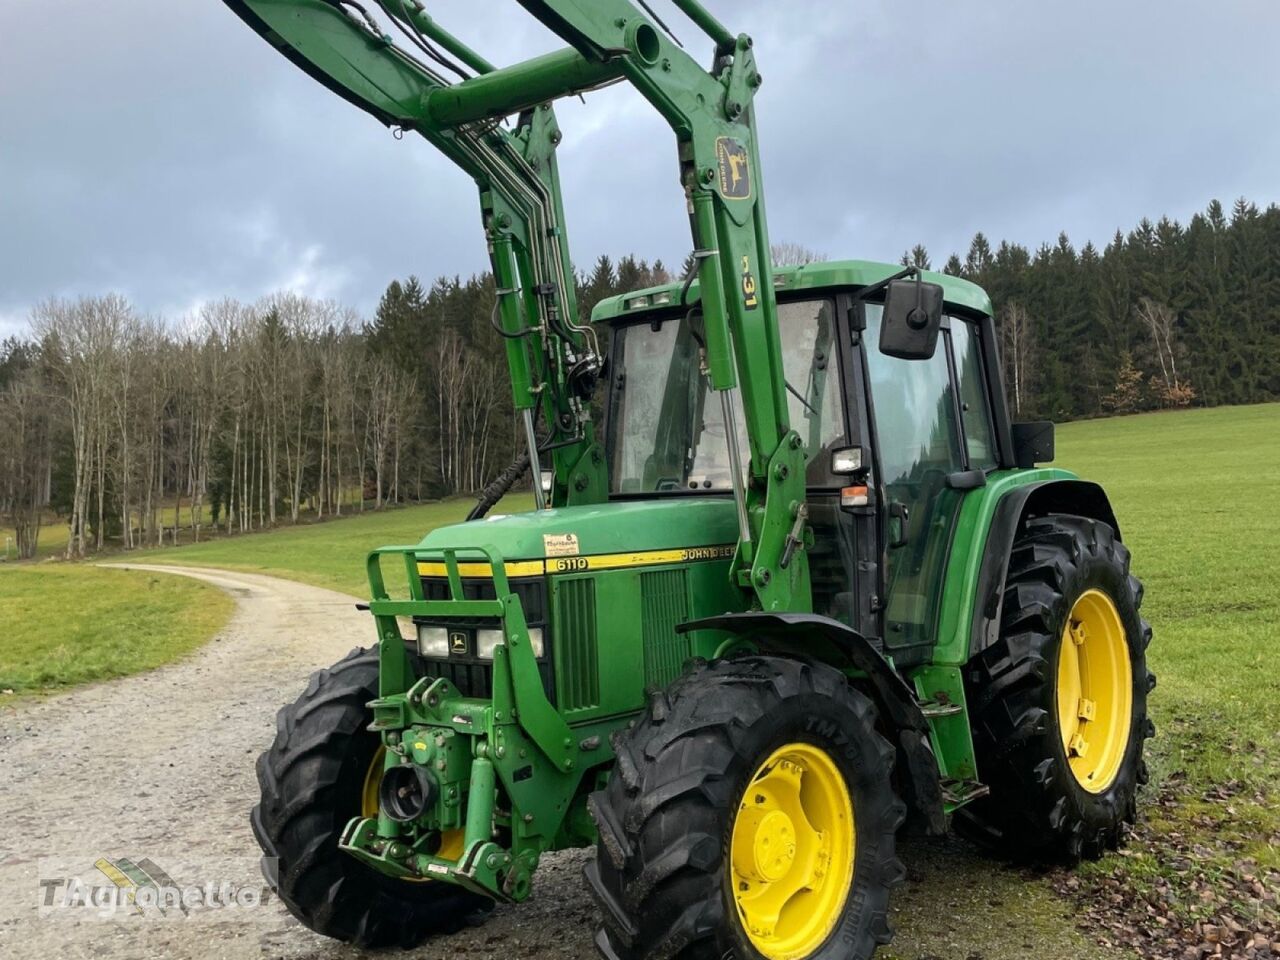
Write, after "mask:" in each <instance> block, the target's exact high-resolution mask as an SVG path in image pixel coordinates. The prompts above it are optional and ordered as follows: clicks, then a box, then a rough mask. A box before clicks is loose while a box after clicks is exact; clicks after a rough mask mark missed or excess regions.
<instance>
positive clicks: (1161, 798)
mask: <svg viewBox="0 0 1280 960" xmlns="http://www.w3.org/2000/svg"><path fill="white" fill-rule="evenodd" d="M1058 436H1059V442H1058V452H1059V457H1058V459H1059V462H1060V463H1062V464H1064V465H1065V466H1067V467H1069V468H1071V469H1075V470H1078V471H1079V472H1080V473H1081V474H1083V475H1084V476H1087V477H1089V478H1090V479H1094V480H1098V481H1100V482H1101V483H1102V484H1103V486H1105V487H1106V489H1107V491H1108V493H1109V494H1110V495H1111V498H1112V501H1113V503H1114V505H1115V508H1116V514H1117V516H1118V517H1119V518H1120V524H1121V528H1122V530H1123V535H1124V540H1125V542H1126V543H1127V544H1128V545H1129V546H1130V548H1131V549H1132V550H1133V555H1134V561H1133V565H1134V571H1135V572H1136V573H1137V575H1138V576H1139V577H1140V578H1141V579H1142V580H1143V582H1144V583H1145V584H1146V600H1145V603H1144V605H1143V613H1144V614H1145V615H1146V617H1147V618H1148V619H1149V620H1150V621H1151V623H1152V625H1153V627H1154V629H1155V638H1154V640H1153V642H1152V645H1151V648H1150V650H1149V651H1148V657H1149V660H1150V663H1151V666H1152V669H1153V670H1154V671H1155V672H1156V674H1157V676H1158V677H1159V681H1160V682H1159V686H1158V687H1157V688H1156V690H1155V692H1154V693H1153V694H1152V697H1151V713H1152V716H1153V718H1154V720H1155V723H1156V728H1157V731H1158V735H1157V737H1156V739H1155V740H1153V741H1150V743H1149V746H1148V756H1149V758H1150V760H1151V766H1152V771H1153V774H1154V778H1153V783H1152V786H1151V788H1149V789H1148V790H1147V791H1146V795H1145V798H1144V799H1145V803H1144V805H1143V806H1142V808H1141V814H1142V816H1141V823H1140V825H1139V829H1138V832H1137V835H1136V837H1135V842H1134V843H1132V844H1131V845H1130V847H1129V849H1127V850H1125V851H1122V852H1121V853H1120V854H1118V855H1115V856H1112V857H1108V858H1107V859H1105V860H1103V861H1101V862H1100V863H1097V864H1093V865H1090V866H1087V867H1086V868H1085V869H1084V870H1083V871H1082V872H1081V874H1080V875H1079V876H1078V877H1077V878H1071V880H1068V879H1065V878H1064V879H1063V880H1062V881H1061V882H1062V884H1063V885H1064V887H1065V888H1067V889H1074V892H1076V893H1077V894H1078V895H1079V896H1080V897H1081V902H1082V904H1083V905H1084V906H1085V908H1086V909H1087V910H1088V911H1089V915H1090V922H1091V923H1093V924H1094V925H1095V929H1100V930H1102V931H1103V933H1104V935H1105V936H1106V937H1108V938H1111V939H1120V940H1122V941H1124V942H1127V943H1129V944H1130V945H1131V946H1133V947H1135V948H1137V949H1139V950H1140V951H1141V952H1143V953H1144V954H1146V955H1147V956H1151V957H1182V956H1184V955H1185V956H1222V957H1250V956H1253V955H1255V953H1256V952H1257V951H1258V950H1262V949H1263V947H1262V943H1263V941H1267V944H1266V947H1265V953H1258V954H1257V955H1259V956H1262V955H1265V956H1271V955H1272V954H1271V947H1270V942H1271V941H1277V942H1280V909H1278V908H1277V894H1278V893H1280V804H1278V803H1277V800H1278V799H1280V793H1278V792H1277V790H1276V787H1275V783H1276V778H1277V775H1278V774H1280V670H1277V669H1276V658H1277V653H1278V650H1280V648H1278V647H1277V644H1276V638H1277V634H1276V626H1275V625H1276V623H1277V622H1280V510H1277V508H1276V502H1275V497H1276V492H1277V491H1278V490H1280V405H1277V404H1266V405H1260V406H1251V407H1226V408H1217V409H1213V410H1190V411H1183V412H1178V413H1161V414H1148V415H1143V416H1136V417H1125V418H1119V419H1114V420H1103V421H1094V422H1090V423H1073V424H1067V425H1065V426H1063V427H1061V428H1060V429H1059V434H1058ZM1072 880H1074V881H1075V882H1076V884H1075V886H1074V888H1073V887H1072V885H1071V881H1072ZM1205 951H1207V952H1205ZM1276 953H1277V954H1280V949H1278V950H1277V951H1276Z"/></svg>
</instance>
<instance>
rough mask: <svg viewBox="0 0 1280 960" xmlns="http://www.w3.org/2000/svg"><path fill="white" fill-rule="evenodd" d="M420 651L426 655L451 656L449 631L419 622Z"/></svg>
mask: <svg viewBox="0 0 1280 960" xmlns="http://www.w3.org/2000/svg"><path fill="white" fill-rule="evenodd" d="M418 653H419V654H421V655H422V656H424V657H447V656H449V631H448V630H447V629H445V628H444V627H428V626H425V625H423V624H418Z"/></svg>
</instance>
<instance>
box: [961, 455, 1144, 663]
mask: <svg viewBox="0 0 1280 960" xmlns="http://www.w3.org/2000/svg"><path fill="white" fill-rule="evenodd" d="M1050 513H1064V514H1070V515H1072V516H1077V517H1088V518H1089V519H1091V520H1099V521H1101V522H1103V523H1106V524H1108V525H1110V527H1111V529H1113V530H1114V531H1115V532H1116V539H1117V540H1119V539H1120V524H1119V523H1118V522H1117V521H1116V515H1115V511H1114V510H1112V508H1111V501H1110V500H1109V499H1108V498H1107V494H1106V491H1104V490H1103V489H1102V487H1101V486H1099V485H1098V484H1096V483H1093V482H1091V481H1088V480H1046V481H1043V482H1040V483H1028V484H1026V485H1024V486H1021V487H1015V488H1014V489H1012V490H1010V491H1009V492H1008V493H1007V494H1005V495H1004V496H1003V497H1002V498H1001V499H1000V502H999V504H997V505H996V510H995V514H994V515H993V516H992V518H991V526H990V529H989V530H988V532H987V543H986V547H985V548H984V549H983V555H982V566H981V568H980V570H979V573H978V585H977V593H976V596H975V601H974V604H973V624H972V629H971V631H970V634H969V636H970V641H969V655H970V656H973V655H975V654H977V653H980V652H981V651H983V650H985V649H987V647H989V646H991V645H992V644H993V643H995V642H996V640H997V639H999V636H1000V617H1001V614H1002V612H1003V607H1004V584H1005V578H1006V577H1007V575H1008V573H1009V553H1010V551H1011V550H1012V549H1013V542H1014V540H1015V539H1016V538H1017V535H1018V531H1019V530H1020V529H1021V528H1022V524H1023V521H1024V520H1026V519H1027V518H1029V517H1039V516H1044V515H1046V514H1050Z"/></svg>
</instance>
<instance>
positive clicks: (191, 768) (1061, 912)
mask: <svg viewBox="0 0 1280 960" xmlns="http://www.w3.org/2000/svg"><path fill="white" fill-rule="evenodd" d="M139 568H140V569H147V570H155V571H158V572H161V571H162V572H168V573H176V574H181V575H184V576H191V577H195V578H197V579H200V580H205V581H207V582H209V583H212V584H214V585H216V586H218V587H220V588H222V589H225V590H227V591H229V592H230V593H232V594H233V595H234V596H235V597H236V599H237V601H238V605H237V610H236V613H235V615H234V616H233V618H232V620H231V622H230V624H229V625H228V626H227V629H226V630H224V631H223V632H222V634H220V635H219V636H218V637H217V638H215V640H213V641H212V642H210V643H209V644H208V645H207V646H206V647H205V648H204V649H203V650H201V651H199V652H198V653H196V654H195V655H193V656H192V657H190V658H188V659H187V660H185V661H183V662H181V663H179V664H175V665H173V666H170V667H165V668H162V669H160V670H156V671H154V672H152V673H149V674H144V675H140V676H137V677H129V678H125V679H122V680H116V681H112V682H108V683H102V684H96V685H93V686H89V687H85V688H82V689H79V690H76V691H73V692H70V693H66V694H62V695H59V696H57V697H53V698H50V699H48V700H42V701H38V702H33V703H28V704H24V705H20V706H18V707H16V708H9V709H6V710H5V711H4V712H3V714H0V784H3V786H2V787H0V790H2V792H0V956H3V957H7V958H18V957H32V958H36V957H38V958H41V960H46V958H53V957H95V958H96V957H110V958H134V957H139V958H142V957H146V958H151V957H227V958H242V957H255V958H264V957H286V958H300V957H315V958H326V957H343V958H348V957H353V956H357V955H358V952H357V951H354V950H352V949H350V948H348V947H345V946H343V945H341V944H337V943H334V942H331V941H328V940H325V939H323V938H321V937H317V936H316V935H314V934H312V933H311V932H310V931H308V930H307V929H305V928H304V927H302V926H300V925H299V924H298V923H296V922H295V921H294V920H293V919H292V918H290V917H289V916H288V914H287V913H285V911H284V910H283V908H281V907H279V906H278V905H277V904H270V905H268V906H264V907H261V908H259V909H255V910H252V911H250V912H248V913H242V914H241V916H242V917H243V919H237V920H234V921H225V920H218V921H213V920H209V919H200V920H196V919H181V918H174V917H168V918H165V919H144V918H140V917H133V916H128V917H124V918H121V919H115V920H111V921H100V920H93V919H67V918H66V917H67V915H66V914H65V913H62V914H58V915H56V916H54V917H42V916H40V915H39V913H38V910H37V902H38V896H39V889H38V885H37V877H38V863H37V861H38V859H39V858H41V857H70V856H76V857H78V858H80V859H84V860H85V862H88V863H92V861H93V858H94V857H98V856H105V857H120V856H130V857H134V858H138V857H143V856H150V857H153V858H154V859H155V860H156V861H157V862H161V863H163V862H166V861H173V860H174V859H175V858H183V857H190V858H191V859H192V860H202V861H203V860H209V861H215V860H216V861H219V862H224V863H227V864H229V866H227V867H226V868H225V870H226V871H230V872H231V875H225V874H219V877H220V879H227V880H232V881H236V882H239V883H244V884H256V883H257V882H258V877H257V875H256V870H255V868H254V858H255V857H256V856H257V846H256V844H255V843H254V841H253V837H252V835H251V834H250V831H249V822H248V812H249V808H250V807H251V806H252V805H253V803H254V801H255V799H256V783H255V779H254V773H253V761H254V759H255V757H256V756H257V754H258V753H259V752H260V751H261V750H262V749H264V748H265V747H266V746H267V744H268V743H269V742H270V739H271V737H272V735H273V733H274V717H275V712H276V710H277V709H278V707H279V706H280V705H281V704H282V703H283V702H285V701H286V700H290V699H293V697H294V696H295V695H296V694H297V693H298V691H300V690H301V688H302V686H303V684H304V683H305V680H306V676H307V674H308V673H310V671H311V670H313V669H315V668H317V667H321V666H325V665H327V664H329V663H332V662H333V661H334V660H336V659H338V658H339V657H340V656H342V655H343V654H344V653H346V652H347V651H348V650H350V649H351V648H352V647H353V646H357V645H363V644H367V643H368V640H369V637H370V624H369V622H368V619H367V614H362V613H358V612H357V611H356V610H355V609H354V607H353V606H352V604H353V602H354V601H353V600H352V598H350V597H346V596H343V595H342V594H338V593H334V592H331V591H328V590H321V589H318V588H315V587H309V586H304V585H302V584H297V583H293V582H290V581H285V580H278V579H274V578H271V577H264V576H258V575H254V574H246V573H233V572H227V571H216V570H207V569H199V568H181V567H157V566H140V567H139ZM903 853H904V859H905V860H906V862H907V864H908V868H909V870H910V872H911V876H912V882H911V883H910V884H909V885H908V886H907V888H906V889H905V890H903V891H901V892H900V893H899V894H898V896H897V898H896V904H897V906H896V909H895V911H894V912H895V915H896V916H895V921H896V922H895V925H896V926H897V928H898V929H899V931H900V933H899V936H898V939H897V941H896V942H895V944H894V946H893V948H892V949H890V950H887V951H884V952H883V953H882V956H883V957H884V960H893V958H902V960H1004V958H1009V960H1012V958H1022V957H1024V956H1036V957H1037V958H1042V960H1076V958H1091V957H1112V956H1116V955H1115V954H1114V953H1111V952H1107V951H1103V950H1102V949H1101V948H1099V947H1097V946H1095V945H1093V944H1090V943H1088V942H1087V941H1083V940H1081V939H1080V938H1079V936H1078V935H1077V934H1076V933H1075V932H1074V930H1073V928H1072V925H1071V922H1070V919H1069V913H1070V908H1069V906H1068V905H1065V904H1062V903H1060V902H1057V901H1055V900H1054V899H1053V898H1052V895H1051V894H1049V893H1048V890H1047V887H1046V886H1045V885H1044V883H1043V882H1042V881H1040V880H1038V879H1034V878H1032V877H1030V876H1028V875H1026V874H1023V873H1020V872H1017V871H1012V870H1006V869H1003V868H1000V867H998V866H994V865H992V864H990V863H988V862H986V861H984V860H980V859H978V858H975V857H974V856H973V855H972V853H971V852H970V851H969V850H968V848H967V847H964V846H962V845H960V844H958V843H953V842H946V843H942V844H938V843H923V842H921V843H912V844H910V845H908V846H907V847H906V849H905V850H904V851H903ZM587 856H590V854H586V853H580V852H575V853H568V854H560V855H555V856H552V857H548V858H547V859H546V860H545V861H544V864H543V866H542V867H541V868H540V869H539V871H538V875H537V878H536V881H535V894H534V896H533V898H532V899H531V900H529V901H527V902H526V903H524V904H521V905H519V906H515V907H499V908H498V909H497V911H496V912H495V913H494V915H493V917H492V918H491V919H490V920H489V922H488V923H486V924H485V925H484V926H483V927H479V928H476V929H472V930H468V931H465V932H463V933H461V934H458V935H455V936H452V937H448V938H442V939H439V940H435V941H432V942H430V943H427V944H424V945H423V946H422V947H421V948H419V949H418V950H416V951H413V952H412V953H400V952H396V953H394V954H384V955H383V956H394V957H402V956H403V957H413V958H424V960H425V958H435V957H464V958H472V960H482V958H490V957H492V958H498V957H500V958H503V960H515V958H521V957H532V956H537V957H538V958H539V960H567V958H577V957H583V958H588V957H593V956H594V955H595V954H594V950H593V949H592V948H591V932H592V929H593V927H594V925H595V909H594V907H593V906H592V904H591V902H590V901H589V899H588V898H587V896H586V894H585V893H584V892H583V891H582V888H581V885H580V883H579V881H578V876H579V872H580V870H581V867H582V863H583V861H584V860H585V858H586V857H587ZM86 858H87V859H86ZM224 858H234V860H226V859H224ZM46 875H47V874H46ZM224 915H225V914H224Z"/></svg>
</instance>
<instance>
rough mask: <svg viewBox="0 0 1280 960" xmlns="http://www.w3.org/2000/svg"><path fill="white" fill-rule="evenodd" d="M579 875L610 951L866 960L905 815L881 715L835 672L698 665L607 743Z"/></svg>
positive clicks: (685, 957)
mask: <svg viewBox="0 0 1280 960" xmlns="http://www.w3.org/2000/svg"><path fill="white" fill-rule="evenodd" d="M614 749H615V752H616V754H617V762H616V765H615V768H614V772H613V774H612V776H611V778H610V780H609V783H608V785H607V787H606V788H605V789H604V790H603V791H601V792H599V793H596V794H594V795H593V796H592V798H591V811H592V815H593V816H594V817H595V820H596V823H597V826H598V827H599V830H600V843H599V849H598V853H597V857H596V860H595V861H594V862H593V863H591V864H589V865H588V866H587V868H586V877H587V881H588V884H589V887H590V889H591V890H592V892H593V893H594V895H595V896H596V899H597V901H598V902H599V903H600V905H601V908H602V912H603V915H604V926H603V927H602V928H601V929H600V931H599V932H598V934H597V937H596V943H597V946H599V948H600V950H601V952H602V953H603V954H604V955H605V956H606V957H611V958H619V960H649V958H657V957H663V958H666V957H680V958H682V960H703V958H708V960H710V958H716V960H722V958H736V960H802V958H803V960H836V958H839V960H850V958H854V960H866V958H869V957H870V956H871V955H872V954H873V953H874V952H875V950H876V947H877V946H878V945H880V944H884V943H887V942H889V940H890V938H891V936H892V932H891V930H890V927H889V922H888V903H889V890H890V888H891V887H892V886H894V885H895V884H897V883H898V882H900V881H901V880H902V878H903V876H904V870H903V867H902V864H901V863H900V862H899V861H898V859H897V858H896V857H895V855H894V839H895V833H896V831H897V829H898V827H899V826H900V825H901V823H902V821H903V819H904V816H905V807H904V806H903V804H902V803H901V801H899V800H898V798H897V797H896V796H895V795H894V793H893V789H892V786H891V785H890V775H891V772H892V768H893V761H894V751H893V749H892V747H890V746H889V744H888V743H887V742H886V741H885V740H884V739H883V738H882V737H881V736H880V735H879V734H878V733H877V732H876V729H875V709H874V707H873V706H872V704H871V701H870V700H868V699H867V698H866V697H865V696H863V695H862V694H861V693H859V692H858V691H857V690H854V689H852V688H851V687H850V686H849V685H848V682H847V681H846V679H845V678H844V676H843V675H842V674H840V673H839V672H838V671H836V670H833V669H831V668H830V667H826V666H822V665H817V664H809V663H801V662H797V661H794V660H785V659H779V658H773V657H744V658H741V659H735V660H720V661H716V662H714V663H712V664H709V665H708V664H700V665H697V666H695V667H694V668H693V670H692V671H691V672H690V673H687V674H686V675H685V676H683V677H682V678H680V679H679V680H677V681H676V682H675V683H674V684H673V685H672V686H671V687H670V688H669V689H668V690H666V691H664V692H656V693H654V694H652V695H651V698H650V701H649V705H648V710H647V711H646V713H645V714H644V715H643V716H642V717H641V718H640V719H639V720H638V721H637V722H636V724H635V725H634V726H633V727H632V728H631V729H630V730H627V731H621V732H619V733H618V734H617V735H615V738H614Z"/></svg>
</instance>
